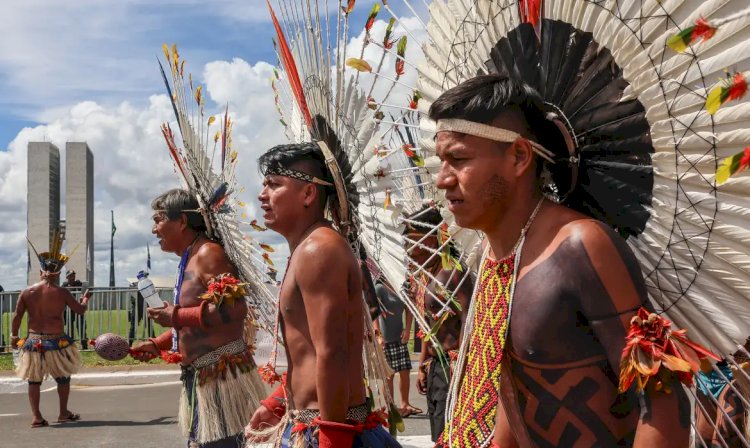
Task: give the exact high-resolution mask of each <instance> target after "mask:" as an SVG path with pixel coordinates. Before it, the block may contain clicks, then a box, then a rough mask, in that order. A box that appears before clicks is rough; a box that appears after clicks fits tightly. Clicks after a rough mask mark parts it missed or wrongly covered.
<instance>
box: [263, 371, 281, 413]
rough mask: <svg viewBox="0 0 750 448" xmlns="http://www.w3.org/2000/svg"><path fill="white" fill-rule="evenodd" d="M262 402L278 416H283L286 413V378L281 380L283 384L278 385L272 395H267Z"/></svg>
mask: <svg viewBox="0 0 750 448" xmlns="http://www.w3.org/2000/svg"><path fill="white" fill-rule="evenodd" d="M260 404H262V405H263V406H265V407H266V409H268V410H269V411H271V412H272V413H273V415H275V416H276V417H279V418H281V417H283V416H284V414H286V396H285V394H284V379H282V380H281V385H280V386H279V387H277V388H276V389H275V390H274V391H273V392H271V395H269V396H267V397H266V398H264V399H263V400H261V401H260Z"/></svg>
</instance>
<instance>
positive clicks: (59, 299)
mask: <svg viewBox="0 0 750 448" xmlns="http://www.w3.org/2000/svg"><path fill="white" fill-rule="evenodd" d="M48 255H49V253H48V252H44V253H42V254H41V255H40V256H39V261H40V263H41V266H42V271H41V281H40V282H39V283H36V284H35V285H32V286H30V287H28V288H26V289H25V290H23V291H22V292H21V295H20V296H18V302H17V304H16V314H15V315H14V316H13V322H12V326H11V336H10V343H11V346H13V347H17V346H19V348H20V349H21V354H20V357H19V365H18V368H17V369H16V375H18V377H19V378H21V379H24V380H26V381H28V383H29V403H30V404H31V412H32V414H34V418H33V420H32V421H31V427H32V428H39V427H43V426H47V425H48V424H49V423H48V422H47V420H45V419H44V417H42V413H41V412H40V411H39V400H40V398H41V397H40V388H41V385H42V381H43V380H44V378H46V377H52V378H54V379H55V382H56V383H57V395H58V397H59V398H60V413H59V415H58V417H57V422H58V423H64V422H71V421H76V420H79V419H80V418H81V416H80V415H78V414H76V413H74V412H71V411H70V410H69V409H68V397H69V396H70V376H71V375H72V374H74V373H76V372H78V369H79V367H80V365H81V358H80V355H79V353H78V349H77V348H76V346H75V345H73V342H74V341H73V339H71V338H70V337H68V336H67V335H66V334H65V333H64V332H63V326H64V320H63V315H64V313H65V307H66V306H67V307H70V309H71V310H72V311H73V312H74V313H77V314H81V315H82V314H83V313H85V312H86V307H87V306H88V302H89V297H90V296H89V292H88V291H86V293H85V294H84V295H83V298H82V300H81V302H80V303H79V302H78V301H77V300H76V299H75V298H73V295H72V294H71V293H70V291H68V290H67V289H65V288H62V287H60V286H59V282H60V270H61V269H62V266H63V265H64V264H65V261H67V257H65V256H64V255H62V254H60V255H61V256H60V257H50V258H48V257H47V256H48ZM27 312H28V313H29V322H28V330H29V335H28V338H26V339H25V340H24V342H23V344H19V337H18V330H19V328H21V320H22V319H23V315H24V314H25V313H27Z"/></svg>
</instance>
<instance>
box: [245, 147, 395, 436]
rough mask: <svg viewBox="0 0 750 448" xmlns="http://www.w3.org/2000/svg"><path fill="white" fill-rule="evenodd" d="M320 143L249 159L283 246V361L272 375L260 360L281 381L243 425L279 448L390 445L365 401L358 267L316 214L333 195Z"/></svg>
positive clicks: (266, 215) (333, 231)
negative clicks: (283, 368)
mask: <svg viewBox="0 0 750 448" xmlns="http://www.w3.org/2000/svg"><path fill="white" fill-rule="evenodd" d="M319 145H325V143H323V142H320V143H301V144H289V145H279V146H276V147H274V148H271V149H270V150H269V151H267V152H266V153H265V154H263V155H262V156H261V157H260V159H259V162H258V164H259V166H260V168H261V171H262V173H263V175H264V181H263V190H262V191H261V192H260V195H259V196H258V199H259V200H260V202H261V208H262V209H263V211H264V215H263V217H264V219H265V225H266V227H268V228H270V229H272V230H274V231H276V232H278V233H280V234H281V235H282V236H284V237H285V238H286V240H287V241H288V243H289V248H290V252H291V255H290V257H289V262H288V265H287V271H286V274H285V276H284V280H283V282H282V285H281V289H280V292H279V305H278V306H279V321H278V324H277V327H279V328H278V329H280V331H281V335H282V336H283V340H284V345H285V348H286V352H287V359H288V361H289V367H288V371H287V374H286V375H285V377H284V378H283V379H281V378H279V377H278V375H277V374H276V372H275V366H274V365H273V360H272V362H271V363H269V366H267V368H266V372H265V373H266V375H267V376H268V377H274V379H280V380H281V381H282V386H280V388H279V389H277V391H276V392H274V394H272V395H271V396H270V397H269V398H268V399H266V400H264V401H263V406H261V407H260V408H259V409H258V411H256V413H255V415H254V416H253V419H252V420H251V421H250V425H249V426H250V428H249V429H250V431H249V432H250V433H251V435H254V436H255V438H256V439H259V438H263V437H264V436H265V437H266V438H268V437H272V436H275V437H276V440H275V443H276V446H281V447H321V448H332V447H336V448H345V447H361V446H362V447H363V446H368V447H398V446H399V445H398V443H397V442H396V441H395V440H394V439H393V438H392V437H391V436H390V434H389V433H388V431H386V430H385V429H383V427H382V422H383V416H382V415H381V414H380V413H376V412H372V410H371V409H370V406H369V404H368V402H367V391H366V389H365V385H364V382H363V378H364V365H363V360H362V350H363V349H362V347H363V337H364V332H363V322H364V319H365V316H364V313H365V308H364V302H363V298H362V277H361V275H362V273H361V267H360V263H359V261H358V260H357V259H356V258H355V256H354V254H353V253H352V250H351V248H350V246H349V243H348V241H347V240H346V239H345V238H344V237H343V236H342V235H341V234H340V233H339V231H338V229H337V228H335V227H334V225H333V223H332V222H331V221H329V220H327V219H326V218H325V214H326V210H327V204H328V202H329V201H333V197H334V196H335V194H336V193H335V190H334V189H333V188H332V187H333V186H334V183H333V181H334V180H333V176H332V175H331V173H330V171H329V169H328V168H327V167H326V157H325V156H324V154H323V151H322V150H321V148H320V146H319ZM274 427H276V428H274Z"/></svg>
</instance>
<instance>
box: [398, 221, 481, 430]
mask: <svg viewBox="0 0 750 448" xmlns="http://www.w3.org/2000/svg"><path fill="white" fill-rule="evenodd" d="M409 219H411V220H414V221H419V222H422V223H424V224H425V225H426V226H420V225H416V224H408V223H407V226H406V234H405V237H406V239H407V240H406V242H405V243H404V245H405V247H406V250H407V252H408V254H409V257H410V258H411V261H412V262H413V263H417V264H419V265H420V266H422V265H423V266H424V268H425V270H426V271H427V272H429V273H430V274H432V276H434V277H435V278H436V279H437V280H438V282H440V283H439V284H437V283H436V282H435V281H434V280H431V279H429V278H428V277H427V276H426V274H424V273H421V272H422V271H418V272H412V274H411V275H412V276H413V277H414V279H415V280H413V281H410V282H409V286H408V288H409V289H408V294H409V297H410V298H411V299H412V300H413V301H414V302H415V304H416V305H417V308H421V310H420V312H421V313H422V315H423V316H424V318H425V320H427V323H428V324H430V327H433V326H434V325H435V323H436V319H437V318H438V317H439V316H437V313H438V312H439V311H440V309H441V308H442V304H441V303H440V302H438V301H437V300H435V297H439V298H441V299H442V300H446V297H445V296H446V294H449V293H451V292H452V293H453V294H455V299H456V301H457V302H458V303H459V304H460V306H461V309H458V308H457V307H455V306H451V311H450V313H451V314H450V315H449V317H447V318H446V319H445V321H443V323H442V324H441V325H440V326H439V327H438V330H437V334H436V335H435V340H437V342H438V343H439V344H440V346H441V347H442V351H441V352H438V351H437V350H436V349H435V347H434V346H433V344H432V342H428V341H427V340H426V339H425V338H424V337H422V350H421V352H420V355H419V372H418V374H417V390H418V391H419V392H420V393H421V394H424V395H426V396H427V410H428V413H429V415H430V433H431V435H432V441H433V442H437V441H438V439H439V438H440V434H442V432H443V429H444V428H445V406H446V401H447V399H448V386H449V385H450V379H451V372H452V370H453V365H452V364H453V361H455V359H456V357H457V355H458V348H459V343H460V340H461V328H462V327H463V323H464V321H465V319H466V314H465V312H464V311H465V310H467V309H468V306H469V302H470V300H471V288H472V286H473V285H472V283H471V282H470V281H469V280H468V279H467V280H465V281H464V282H463V283H461V279H462V278H463V274H462V273H461V272H453V270H452V269H443V266H442V262H441V260H440V255H439V254H437V253H435V250H436V249H437V248H438V247H439V244H438V238H437V235H436V234H435V232H432V233H430V234H429V235H427V233H428V230H429V229H434V228H435V227H436V226H438V225H440V223H441V222H442V220H443V218H442V217H441V216H440V212H439V211H438V210H437V209H436V208H430V209H428V210H426V211H424V210H420V211H418V212H416V213H414V214H413V216H412V217H410V218H409ZM425 235H427V236H425ZM418 242H419V244H416V243H418ZM422 246H425V247H422ZM430 249H432V250H430ZM451 250H452V249H451ZM425 287H426V288H425Z"/></svg>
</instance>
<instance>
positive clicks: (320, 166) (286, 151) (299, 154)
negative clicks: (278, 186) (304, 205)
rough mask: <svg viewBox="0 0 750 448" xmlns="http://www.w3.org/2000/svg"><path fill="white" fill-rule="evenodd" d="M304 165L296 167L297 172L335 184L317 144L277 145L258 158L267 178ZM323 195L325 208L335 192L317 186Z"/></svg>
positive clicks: (262, 171)
mask: <svg viewBox="0 0 750 448" xmlns="http://www.w3.org/2000/svg"><path fill="white" fill-rule="evenodd" d="M298 164H303V166H298V167H296V170H297V171H302V172H304V173H306V174H309V175H311V176H314V177H317V178H318V179H321V180H324V181H326V182H331V183H333V179H332V178H331V175H330V173H329V171H328V167H327V166H326V159H325V156H324V155H323V151H322V150H321V149H320V146H318V144H317V143H313V142H304V143H289V144H286V145H276V146H274V147H273V148H271V149H269V150H268V151H266V152H265V153H264V154H262V155H261V156H260V157H258V168H260V172H261V173H262V174H263V175H264V176H265V175H267V174H268V173H273V172H274V171H276V170H278V169H279V168H287V169H291V168H292V167H293V166H294V165H298ZM315 185H316V187H318V191H319V192H320V193H321V204H323V206H324V207H325V205H326V203H327V198H328V196H329V195H330V194H331V193H332V192H334V190H333V189H332V188H331V187H326V186H324V185H317V184H315Z"/></svg>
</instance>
